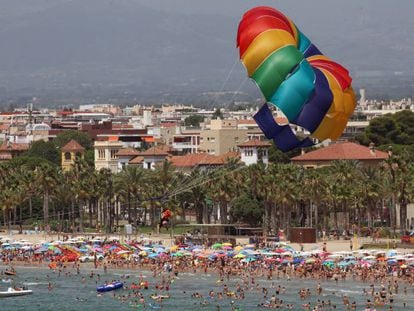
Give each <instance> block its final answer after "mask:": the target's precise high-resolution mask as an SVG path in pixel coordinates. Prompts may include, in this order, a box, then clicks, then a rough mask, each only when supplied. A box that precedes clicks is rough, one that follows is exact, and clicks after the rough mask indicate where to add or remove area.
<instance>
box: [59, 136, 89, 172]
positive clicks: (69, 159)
mask: <svg viewBox="0 0 414 311" xmlns="http://www.w3.org/2000/svg"><path fill="white" fill-rule="evenodd" d="M60 150H61V158H62V170H64V171H69V170H71V169H72V167H73V164H75V161H76V160H77V159H83V158H84V154H85V148H84V147H82V146H81V145H80V144H79V143H78V142H77V141H76V140H74V139H71V140H70V141H69V142H68V143H67V144H66V145H64V146H63V147H62V148H61V149H60Z"/></svg>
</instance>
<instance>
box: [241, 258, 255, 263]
mask: <svg viewBox="0 0 414 311" xmlns="http://www.w3.org/2000/svg"><path fill="white" fill-rule="evenodd" d="M252 261H256V258H254V257H246V258H244V259H242V260H241V262H252Z"/></svg>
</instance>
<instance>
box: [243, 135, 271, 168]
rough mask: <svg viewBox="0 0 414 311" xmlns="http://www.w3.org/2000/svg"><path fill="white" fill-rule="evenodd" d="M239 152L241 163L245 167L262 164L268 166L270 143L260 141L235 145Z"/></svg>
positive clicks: (249, 141)
mask: <svg viewBox="0 0 414 311" xmlns="http://www.w3.org/2000/svg"><path fill="white" fill-rule="evenodd" d="M237 146H238V147H239V150H240V156H241V161H242V162H243V163H245V164H246V165H252V164H257V163H263V164H265V165H266V166H267V165H268V164H269V152H268V151H269V148H270V146H271V143H269V142H268V141H261V140H248V141H246V142H244V143H242V144H239V145H237Z"/></svg>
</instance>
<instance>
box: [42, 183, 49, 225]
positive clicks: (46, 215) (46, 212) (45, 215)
mask: <svg viewBox="0 0 414 311" xmlns="http://www.w3.org/2000/svg"><path fill="white" fill-rule="evenodd" d="M43 220H44V225H45V226H47V225H48V224H49V190H48V189H46V190H45V193H44V194H43Z"/></svg>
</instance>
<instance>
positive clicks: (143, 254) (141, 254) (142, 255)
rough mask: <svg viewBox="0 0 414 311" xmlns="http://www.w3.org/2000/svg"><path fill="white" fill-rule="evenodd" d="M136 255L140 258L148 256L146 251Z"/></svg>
mask: <svg viewBox="0 0 414 311" xmlns="http://www.w3.org/2000/svg"><path fill="white" fill-rule="evenodd" d="M138 255H139V256H141V257H145V256H147V255H148V253H147V252H146V251H140V252H139V253H138Z"/></svg>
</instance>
